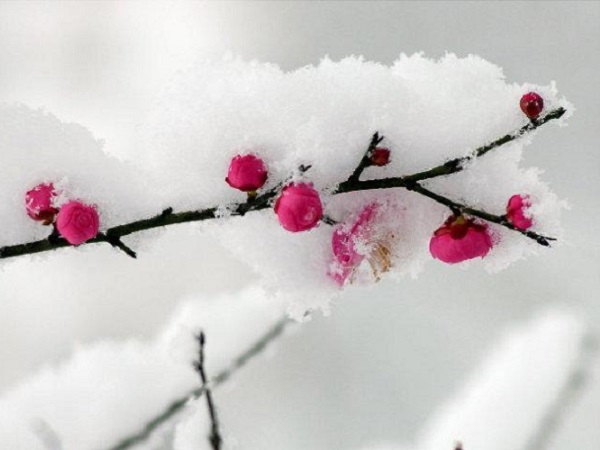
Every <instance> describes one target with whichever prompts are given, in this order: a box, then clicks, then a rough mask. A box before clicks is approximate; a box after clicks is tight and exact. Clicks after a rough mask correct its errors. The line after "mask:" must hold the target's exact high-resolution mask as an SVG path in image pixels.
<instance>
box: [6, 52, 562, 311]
mask: <svg viewBox="0 0 600 450" xmlns="http://www.w3.org/2000/svg"><path fill="white" fill-rule="evenodd" d="M542 99H543V104H542ZM520 103H521V104H520ZM572 110H573V108H572V107H571V105H570V104H568V102H566V101H565V100H564V99H560V98H559V97H558V96H557V92H556V89H555V87H554V85H551V86H547V87H544V86H533V85H520V86H519V85H515V84H512V85H511V84H506V83H505V81H504V77H503V75H502V72H501V70H500V69H499V68H497V67H496V66H493V65H492V64H490V63H487V62H486V61H484V60H482V59H480V58H478V57H474V56H470V57H468V58H463V59H460V58H457V57H456V56H454V55H447V56H445V57H444V58H442V59H441V60H439V61H431V60H427V59H425V58H424V57H423V56H421V55H414V56H411V57H407V56H404V55H403V56H402V57H401V58H400V59H399V60H398V61H397V62H396V63H394V64H393V65H392V66H390V67H388V66H384V65H380V64H376V63H371V62H366V61H364V60H362V59H360V58H347V59H344V60H342V61H340V62H332V61H329V60H327V59H326V60H323V61H322V62H321V63H320V64H319V65H318V66H316V67H313V66H309V67H305V68H302V69H299V70H297V71H294V72H290V73H285V72H283V71H281V70H280V69H279V68H277V67H275V66H273V65H268V64H258V63H245V62H242V61H239V60H224V61H222V62H219V63H210V64H204V65H200V66H198V67H196V68H195V69H192V70H190V71H188V72H186V73H183V74H181V75H180V76H179V78H178V79H177V80H175V81H174V83H173V87H172V88H171V89H170V90H169V91H168V92H166V93H165V94H164V96H163V97H162V99H161V100H159V101H158V102H157V105H156V108H155V109H154V111H153V112H151V113H150V114H149V116H148V118H147V119H146V121H145V125H144V126H142V127H141V128H140V130H141V131H140V136H139V140H138V141H139V147H138V148H136V149H132V150H131V153H129V154H126V155H120V156H121V160H117V159H115V158H112V157H109V156H107V155H106V154H105V153H103V149H102V146H103V143H102V142H100V141H97V140H95V139H94V138H93V137H92V136H91V135H90V134H89V133H88V132H87V131H85V130H84V129H82V128H80V127H78V126H76V125H71V124H63V123H60V122H59V121H58V120H56V119H55V118H53V117H52V116H50V115H48V114H45V113H42V112H39V111H31V110H29V109H27V108H25V107H22V106H3V107H1V108H0V125H2V130H3V132H2V139H1V140H0V155H1V156H0V157H1V158H2V161H1V162H2V166H3V167H10V170H9V171H8V173H6V174H3V177H2V178H1V179H0V189H2V192H3V195H2V201H0V214H1V215H2V217H3V219H4V220H3V222H2V223H1V224H0V247H1V250H0V255H1V256H2V257H4V258H8V257H10V256H16V255H20V254H27V253H33V252H40V251H46V250H50V249H55V248H60V247H64V246H67V245H70V244H77V245H82V244H85V243H92V242H107V243H109V244H111V245H113V246H114V247H116V248H118V249H119V250H122V251H124V252H126V253H127V254H129V255H130V256H136V251H135V250H137V249H139V247H140V246H141V245H142V241H143V240H145V238H146V236H148V235H149V234H155V233H153V232H152V230H154V229H156V228H161V227H164V226H166V225H175V224H181V223H187V222H200V224H199V225H197V226H201V227H202V228H203V229H204V230H205V231H206V232H208V233H211V234H212V235H214V236H215V238H216V239H219V241H221V242H222V243H223V244H224V245H225V246H226V247H227V248H228V249H229V250H230V251H231V252H232V253H233V254H234V255H235V256H237V257H238V258H239V259H241V260H243V261H244V262H245V263H247V264H248V265H249V266H250V267H251V268H252V269H253V270H254V271H255V272H256V273H257V275H259V276H260V278H261V280H262V282H263V285H264V286H265V287H267V288H268V289H269V291H270V292H271V293H272V294H273V296H277V297H281V298H284V299H285V301H286V303H287V304H288V306H289V311H290V312H291V313H292V314H295V315H296V316H301V315H302V314H303V313H304V312H305V311H307V310H310V309H315V308H326V307H327V305H328V303H329V301H330V299H331V298H332V297H333V296H335V295H336V293H337V292H339V287H338V285H339V284H349V283H354V282H356V283H361V282H364V281H367V282H369V281H372V280H373V279H378V278H379V277H380V276H381V275H382V273H383V272H389V274H390V275H392V276H396V277H399V276H403V275H406V274H409V275H416V274H417V273H418V272H419V271H421V270H422V268H423V266H424V264H425V262H427V261H429V260H432V259H433V258H432V257H431V256H432V255H433V256H434V257H435V258H437V259H438V260H441V261H445V262H449V263H456V262H462V261H466V260H467V259H479V258H480V257H484V259H483V264H484V265H485V266H486V268H487V269H488V270H492V271H494V270H499V269H502V268H504V267H506V266H508V265H509V264H510V263H512V262H514V261H516V260H518V259H521V258H522V257H524V256H527V255H530V254H533V253H536V252H537V251H538V249H537V244H542V245H547V244H548V239H547V238H546V237H545V235H550V236H553V237H560V231H561V230H560V226H559V214H560V210H561V208H562V206H563V204H562V203H561V202H560V201H558V200H557V198H556V196H555V195H554V194H552V193H551V192H550V191H549V189H548V188H547V186H546V185H544V184H543V183H542V182H540V181H539V179H538V172H537V171H536V170H534V169H529V170H523V169H521V168H519V161H520V159H521V154H522V149H523V146H524V145H525V144H527V143H529V142H530V136H532V135H533V133H534V132H535V130H536V128H538V127H539V126H540V125H543V124H544V123H546V122H547V121H549V120H552V119H556V120H553V121H554V122H557V123H559V124H563V123H564V120H565V118H566V117H568V116H569V115H570V114H571V112H572ZM375 132H377V133H378V134H375V135H374V133H375ZM507 133H508V134H507ZM371 136H374V138H373V141H372V142H371V144H372V145H370V146H369V147H368V150H367V152H365V149H366V148H365V147H367V145H368V143H369V139H370V138H371ZM382 137H385V140H384V141H381V138H382ZM485 143H488V144H485ZM482 144H483V145H482ZM500 146H501V149H500ZM110 148H111V147H110V144H108V145H107V146H106V150H107V151H110ZM493 149H498V151H490V150H493ZM248 155H252V157H253V158H255V159H257V160H259V161H246V160H241V159H238V158H244V157H245V156H248ZM484 155H485V157H483V156H484ZM261 164H262V165H261ZM263 165H264V166H263ZM233 166H235V167H233ZM244 167H250V168H251V169H249V170H253V171H254V172H253V173H251V174H250V175H248V174H246V175H247V176H245V175H244V173H241V172H240V170H239V169H240V168H244ZM309 167H310V170H306V169H308V168H309ZM228 168H229V170H228ZM299 168H301V170H298V169H299ZM244 170H246V169H244ZM242 172H243V170H242ZM240 174H241V175H240ZM226 177H227V182H226V181H225V178H226ZM49 183H52V189H50V191H51V194H52V201H51V202H50V205H49V208H50V211H48V212H46V211H45V212H44V213H43V214H39V213H40V212H41V208H43V207H44V205H45V203H44V202H45V200H44V199H41V200H40V199H39V198H38V196H37V193H39V192H41V191H42V190H43V187H44V186H46V187H47V186H49ZM36 186H37V187H38V189H37V190H36ZM234 188H235V189H234ZM255 188H256V189H258V192H257V193H255V192H254V191H255V190H256V189H255ZM32 191H33V193H32ZM240 191H242V192H240ZM245 191H248V192H249V195H247V194H246V193H245ZM27 192H29V193H31V195H30V197H29V198H28V206H29V207H30V211H29V216H28V215H27V214H26V211H25V208H24V204H23V199H24V197H25V194H26V193H27ZM509 199H510V202H509ZM432 200H433V201H432ZM36 202H37V203H36ZM507 204H508V205H507ZM271 207H273V209H274V212H275V214H273V211H272V210H271ZM32 208H33V210H31V209H32ZM251 211H252V214H247V213H249V212H251ZM157 213H158V215H157ZM32 216H33V217H34V218H36V219H37V221H36V220H31V217H32ZM236 216H244V218H243V219H241V218H239V217H236ZM217 218H218V219H219V220H205V219H217ZM321 218H322V219H323V220H321V221H319V219H321ZM53 220H55V226H56V232H54V233H49V231H48V228H47V227H44V226H43V225H41V223H49V222H52V221H53ZM331 225H333V228H332V226H331ZM290 231H295V232H294V233H290ZM299 231H302V232H299ZM515 231H518V232H519V233H521V234H524V235H525V236H526V237H529V238H531V239H523V236H521V235H520V234H519V233H516V232H515ZM96 233H98V234H96ZM48 235H50V236H49V237H48ZM94 236H95V237H94ZM125 236H127V242H124V240H123V239H122V238H123V237H125ZM18 242H23V243H27V242H29V244H22V245H21V244H17V245H15V243H18ZM84 247H87V246H85V245H84ZM134 249H135V250H134ZM472 263H473V262H467V263H465V264H472ZM475 263H476V261H475Z"/></svg>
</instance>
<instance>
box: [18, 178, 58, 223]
mask: <svg viewBox="0 0 600 450" xmlns="http://www.w3.org/2000/svg"><path fill="white" fill-rule="evenodd" d="M55 198H56V191H55V190H54V185H53V184H52V183H42V184H38V185H37V186H36V187H34V188H33V189H31V190H30V191H27V193H26V194H25V208H26V210H27V215H28V216H29V217H31V218H32V219H33V220H38V221H40V222H43V224H44V225H50V224H51V223H52V222H53V221H54V216H55V215H56V213H57V212H58V209H57V208H55V207H54V199H55Z"/></svg>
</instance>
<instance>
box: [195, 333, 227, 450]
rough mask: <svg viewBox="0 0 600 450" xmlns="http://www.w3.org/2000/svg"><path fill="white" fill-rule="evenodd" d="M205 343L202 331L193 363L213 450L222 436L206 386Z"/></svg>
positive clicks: (218, 448) (217, 449) (218, 445)
mask: <svg viewBox="0 0 600 450" xmlns="http://www.w3.org/2000/svg"><path fill="white" fill-rule="evenodd" d="M205 343H206V339H205V336H204V332H202V331H201V332H200V335H199V336H198V345H199V346H200V349H199V352H198V361H196V363H195V364H194V368H195V369H196V371H197V372H198V374H199V375H200V380H201V381H202V387H203V388H204V397H206V406H207V408H208V415H209V416H210V436H209V438H208V440H209V441H210V445H211V446H212V448H213V450H220V449H221V444H222V443H223V438H221V433H220V432H219V420H218V418H217V410H216V408H215V403H214V401H213V396H212V391H211V389H210V387H209V386H208V378H207V376H206V371H205V370H204V344H205Z"/></svg>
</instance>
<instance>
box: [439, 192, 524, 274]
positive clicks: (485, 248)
mask: <svg viewBox="0 0 600 450" xmlns="http://www.w3.org/2000/svg"><path fill="white" fill-rule="evenodd" d="M530 206H531V201H530V198H529V196H528V195H520V194H515V195H513V196H512V197H511V198H510V199H509V200H508V204H507V205H506V220H508V222H510V223H511V224H512V225H513V226H514V227H515V228H517V229H519V230H527V229H528V228H530V227H531V226H532V225H533V219H532V218H531V217H530V216H529V215H528V214H527V209H528V208H529V207H530ZM492 246H493V241H492V238H491V236H490V234H489V230H488V226H487V225H486V224H485V223H478V222H475V220H474V219H467V218H466V217H465V216H463V215H452V216H450V217H449V218H448V219H447V220H446V222H445V223H444V225H442V226H441V227H440V228H438V229H437V230H435V232H434V233H433V236H432V238H431V241H430V242H429V251H430V253H431V255H432V256H433V257H434V258H436V259H439V260H440V261H443V262H445V263H448V264H456V263H459V262H462V261H466V260H469V259H473V258H483V257H484V256H486V255H487V254H488V253H489V251H490V250H491V249H492Z"/></svg>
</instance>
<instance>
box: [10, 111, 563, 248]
mask: <svg viewBox="0 0 600 450" xmlns="http://www.w3.org/2000/svg"><path fill="white" fill-rule="evenodd" d="M565 112H566V111H565V109H564V108H557V109H555V110H553V111H550V112H549V113H548V114H546V115H545V116H544V117H542V118H540V119H539V120H532V121H531V122H530V123H529V124H527V125H525V126H523V127H522V128H520V129H519V130H517V131H515V132H513V133H510V134H507V135H505V136H503V137H501V138H499V139H497V140H495V141H493V142H491V143H489V144H486V145H484V146H482V147H479V148H477V149H476V150H474V151H473V152H472V154H470V155H469V156H465V157H461V158H455V159H452V160H449V161H447V162H445V163H443V164H440V165H438V166H436V167H434V168H432V169H429V170H427V171H424V172H419V173H414V174H410V175H406V176H402V177H389V178H381V179H374V180H366V181H360V179H359V178H360V176H361V174H362V173H363V171H364V169H365V168H366V167H369V166H371V165H375V164H373V162H372V160H371V159H372V156H373V152H374V151H375V149H376V148H377V145H378V144H379V143H380V142H381V141H382V140H383V139H384V138H383V136H380V135H379V133H377V132H376V133H375V134H374V135H373V138H372V140H371V143H370V144H369V147H368V149H367V151H366V152H365V155H364V156H363V158H362V159H361V161H360V162H359V164H358V165H357V167H356V169H355V170H354V172H353V173H352V174H351V175H350V176H349V177H348V179H347V180H346V181H344V182H342V183H340V184H339V185H338V186H337V188H335V189H334V190H333V194H334V195H335V194H343V193H348V192H357V191H364V190H376V189H391V188H404V189H407V190H409V191H413V192H416V193H418V194H420V195H423V196H425V197H428V198H430V199H432V200H434V201H436V202H438V203H441V204H443V205H445V206H447V207H448V208H450V209H451V210H452V212H453V213H455V214H456V215H459V214H468V215H471V216H475V217H478V218H480V219H483V220H486V221H488V222H493V223H496V224H499V225H502V226H503V227H506V228H509V229H511V230H514V231H517V232H519V233H521V234H523V235H524V236H526V237H528V238H530V239H533V240H535V241H536V242H537V243H538V244H540V245H544V246H549V245H550V243H549V241H550V240H553V239H552V238H548V237H546V236H541V235H539V234H537V233H535V232H532V231H527V230H524V229H521V228H519V227H518V226H515V225H514V224H513V223H511V222H510V221H509V220H508V219H507V217H506V216H504V215H494V214H490V213H487V212H485V211H481V210H478V209H475V208H471V207H469V206H466V205H463V204H461V203H458V202H456V201H453V200H451V199H449V198H447V197H444V196H442V195H439V194H436V193H434V192H432V191H430V190H429V189H426V188H425V187H423V186H421V185H420V184H419V183H418V181H424V180H428V179H430V178H435V177H439V176H444V175H451V174H454V173H457V172H460V171H462V170H463V169H464V164H465V163H467V162H469V161H471V160H472V159H474V158H479V157H481V156H483V155H485V154H486V153H488V152H489V151H491V150H493V149H495V148H498V147H500V146H502V145H503V144H506V143H508V142H511V141H513V140H515V139H517V138H518V137H520V136H523V135H524V134H525V133H527V132H530V131H532V130H535V129H536V128H538V127H540V126H541V125H543V124H545V123H547V122H549V121H550V120H553V119H558V118H560V117H562V116H563V114H564V113H565ZM309 169H310V166H301V167H300V168H299V172H300V173H305V172H306V171H307V170H309ZM281 188H282V184H279V185H277V186H276V187H274V188H272V189H270V190H268V191H266V192H265V193H263V194H260V195H255V191H252V192H253V194H252V195H250V196H249V197H248V200H247V201H246V202H244V203H237V204H234V205H230V206H228V207H227V210H228V211H229V215H230V216H244V215H245V214H247V213H249V212H252V211H260V210H263V209H266V208H270V207H272V206H273V201H274V200H275V199H276V197H277V196H278V195H279V193H280V190H281ZM220 208H221V207H220V206H213V207H210V208H205V209H201V210H195V211H181V212H174V211H173V209H172V208H167V209H165V210H164V211H162V212H161V213H160V214H158V215H156V216H154V217H151V218H148V219H142V220H136V221H133V222H130V223H126V224H123V225H118V226H115V227H112V228H109V229H108V230H106V232H104V233H97V234H96V236H94V237H92V238H90V239H88V240H85V241H83V242H81V243H79V244H77V245H85V244H94V243H99V242H107V243H109V244H111V245H113V246H115V247H117V248H119V249H121V250H122V251H124V252H125V253H126V254H127V255H129V256H131V257H133V258H135V257H136V253H135V252H134V251H133V250H131V249H130V248H129V247H127V246H126V245H125V244H124V243H123V242H122V240H121V238H122V237H124V236H128V235H130V234H134V233H138V232H140V231H145V230H150V229H153V228H157V227H166V226H170V225H175V224H180V223H186V222H197V221H203V220H209V219H216V218H220V217H222V216H220V215H219V211H220ZM325 221H326V222H329V223H330V224H331V221H330V220H328V219H326V220H325ZM70 245H72V244H71V243H70V242H69V240H68V239H67V238H64V237H60V236H59V235H58V233H57V232H56V230H53V232H52V233H51V234H50V235H49V236H48V238H46V239H40V240H37V241H33V242H27V243H23V244H16V245H8V246H4V247H1V248H0V259H5V258H12V257H16V256H22V255H27V254H34V253H40V252H46V251H51V250H56V249H59V248H63V247H68V246H70Z"/></svg>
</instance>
